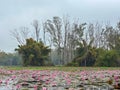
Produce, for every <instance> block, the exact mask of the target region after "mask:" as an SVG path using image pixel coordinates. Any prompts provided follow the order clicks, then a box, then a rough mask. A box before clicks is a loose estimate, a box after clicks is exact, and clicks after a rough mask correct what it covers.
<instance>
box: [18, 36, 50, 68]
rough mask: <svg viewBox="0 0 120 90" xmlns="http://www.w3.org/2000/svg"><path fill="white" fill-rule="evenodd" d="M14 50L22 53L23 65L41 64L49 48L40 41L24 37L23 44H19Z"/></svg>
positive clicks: (46, 57) (45, 58) (43, 63)
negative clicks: (24, 41)
mask: <svg viewBox="0 0 120 90" xmlns="http://www.w3.org/2000/svg"><path fill="white" fill-rule="evenodd" d="M16 51H18V52H19V54H21V55H22V59H23V66H28V65H30V66H43V65H45V60H47V59H48V54H49V52H50V49H49V48H48V46H45V45H44V44H43V43H42V41H39V42H37V41H35V40H33V39H32V38H30V39H26V44H25V45H19V46H18V48H17V49H16Z"/></svg>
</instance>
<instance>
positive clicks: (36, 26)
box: [33, 20, 40, 42]
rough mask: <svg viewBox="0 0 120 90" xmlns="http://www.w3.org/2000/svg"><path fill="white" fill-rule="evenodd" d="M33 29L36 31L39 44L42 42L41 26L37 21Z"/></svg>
mask: <svg viewBox="0 0 120 90" xmlns="http://www.w3.org/2000/svg"><path fill="white" fill-rule="evenodd" d="M33 27H34V29H35V36H36V41H37V42H39V40H40V25H39V22H38V21H37V20H34V22H33Z"/></svg>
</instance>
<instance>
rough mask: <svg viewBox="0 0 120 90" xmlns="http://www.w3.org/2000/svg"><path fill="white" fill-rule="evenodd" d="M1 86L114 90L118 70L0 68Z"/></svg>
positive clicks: (40, 89) (20, 89)
mask: <svg viewBox="0 0 120 90" xmlns="http://www.w3.org/2000/svg"><path fill="white" fill-rule="evenodd" d="M2 87H5V88H7V89H4V90H93V89H95V90H99V89H101V90H102V89H103V90H114V89H120V70H81V71H74V72H72V71H59V70H7V69H0V88H2ZM0 90H2V89H0Z"/></svg>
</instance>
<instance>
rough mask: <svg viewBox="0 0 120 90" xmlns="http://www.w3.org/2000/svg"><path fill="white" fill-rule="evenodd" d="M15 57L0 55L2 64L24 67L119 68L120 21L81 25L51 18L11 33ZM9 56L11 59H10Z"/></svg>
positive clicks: (74, 21) (58, 18)
mask: <svg viewBox="0 0 120 90" xmlns="http://www.w3.org/2000/svg"><path fill="white" fill-rule="evenodd" d="M11 33H12V36H13V37H14V38H15V39H16V40H17V41H18V42H19V45H18V47H16V49H15V51H16V53H17V52H18V54H19V55H20V56H21V57H20V56H19V55H18V54H10V55H9V54H6V53H5V52H2V51H1V53H0V64H1V65H23V66H56V65H60V66H107V67H110V66H111V67H118V66H120V22H118V23H116V25H115V26H112V25H110V24H101V23H99V22H96V23H86V22H85V23H80V22H79V19H77V20H73V21H71V19H70V18H69V17H67V16H66V17H63V18H60V17H57V16H56V17H53V18H52V19H47V20H46V21H44V22H42V24H40V23H39V21H38V20H34V21H33V23H32V28H30V27H21V28H20V29H15V30H13V31H12V32H11ZM11 57H12V58H11Z"/></svg>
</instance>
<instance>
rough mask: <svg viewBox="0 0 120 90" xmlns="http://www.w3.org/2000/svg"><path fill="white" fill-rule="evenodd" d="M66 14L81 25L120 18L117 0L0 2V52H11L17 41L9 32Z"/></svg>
mask: <svg viewBox="0 0 120 90" xmlns="http://www.w3.org/2000/svg"><path fill="white" fill-rule="evenodd" d="M65 14H68V15H69V16H70V17H73V18H79V19H80V20H81V21H82V22H93V23H94V22H96V21H99V22H107V21H110V22H111V23H116V22H118V21H119V19H120V0H0V49H1V50H3V51H5V52H13V51H14V49H15V48H17V45H18V43H17V41H16V40H15V39H14V38H13V37H12V36H11V35H10V31H11V30H14V29H15V28H19V27H21V26H27V25H30V23H31V22H32V21H33V20H36V19H37V20H39V21H41V22H42V21H44V20H46V19H48V18H52V17H53V16H60V17H62V16H63V15H65Z"/></svg>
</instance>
